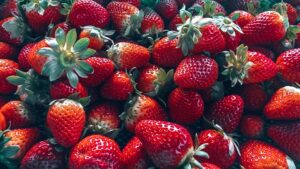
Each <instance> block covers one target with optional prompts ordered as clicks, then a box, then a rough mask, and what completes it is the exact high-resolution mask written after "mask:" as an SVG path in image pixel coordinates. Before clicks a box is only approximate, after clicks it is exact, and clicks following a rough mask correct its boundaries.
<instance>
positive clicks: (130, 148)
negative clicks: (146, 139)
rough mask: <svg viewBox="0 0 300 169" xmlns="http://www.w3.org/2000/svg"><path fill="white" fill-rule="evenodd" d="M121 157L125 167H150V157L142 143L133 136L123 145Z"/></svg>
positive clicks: (134, 168)
mask: <svg viewBox="0 0 300 169" xmlns="http://www.w3.org/2000/svg"><path fill="white" fill-rule="evenodd" d="M122 159H123V162H124V164H125V166H126V167H127V169H137V168H148V167H150V159H149V157H148V155H147V153H146V151H145V148H144V145H143V143H142V142H141V141H140V139H138V138H137V137H133V138H132V139H131V140H130V141H129V142H128V143H127V145H126V146H125V147H124V149H123V151H122Z"/></svg>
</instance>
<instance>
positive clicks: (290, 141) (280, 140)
mask: <svg viewBox="0 0 300 169" xmlns="http://www.w3.org/2000/svg"><path fill="white" fill-rule="evenodd" d="M299 133H300V122H299V121H298V122H292V123H285V124H274V125H272V126H270V127H269V128H268V136H269V137H270V138H271V139H272V140H273V141H274V142H275V143H276V144H277V145H278V146H279V147H281V148H282V149H283V150H284V151H286V152H287V153H288V154H289V155H291V157H292V158H293V159H295V160H296V161H298V162H299V161H300V147H299V144H298V143H299V142H300V135H299Z"/></svg>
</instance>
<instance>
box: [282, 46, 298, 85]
mask: <svg viewBox="0 0 300 169" xmlns="http://www.w3.org/2000/svg"><path fill="white" fill-rule="evenodd" d="M299 61H300V48H295V49H291V50H288V51H286V52H284V53H282V54H281V55H280V56H279V57H278V58H277V60H276V64H277V66H278V69H279V72H280V73H281V75H282V78H283V79H285V80H287V81H289V82H296V83H300V64H299Z"/></svg>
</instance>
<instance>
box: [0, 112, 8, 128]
mask: <svg viewBox="0 0 300 169" xmlns="http://www.w3.org/2000/svg"><path fill="white" fill-rule="evenodd" d="M6 127H7V122H6V119H5V116H4V115H3V114H2V113H1V112H0V131H3V130H5V129H6Z"/></svg>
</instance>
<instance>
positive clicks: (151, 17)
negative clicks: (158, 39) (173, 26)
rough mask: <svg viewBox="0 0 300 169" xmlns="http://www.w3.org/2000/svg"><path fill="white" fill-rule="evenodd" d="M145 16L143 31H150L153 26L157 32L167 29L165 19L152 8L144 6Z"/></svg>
mask: <svg viewBox="0 0 300 169" xmlns="http://www.w3.org/2000/svg"><path fill="white" fill-rule="evenodd" d="M143 11H144V18H143V21H142V25H141V29H142V33H149V32H151V30H152V29H153V28H155V29H156V30H157V32H161V31H163V30H164V29H165V23H164V21H163V19H162V18H161V17H160V16H159V15H158V14H157V13H156V12H155V11H154V10H153V9H151V8H143Z"/></svg>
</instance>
